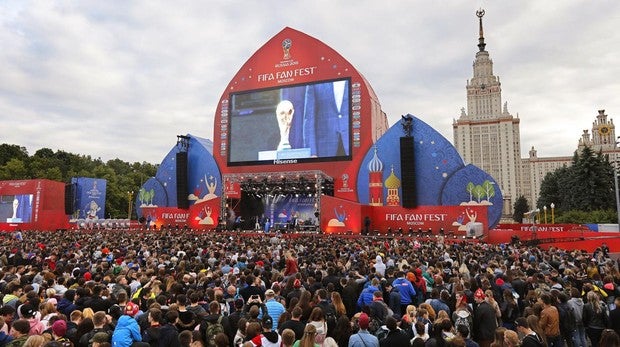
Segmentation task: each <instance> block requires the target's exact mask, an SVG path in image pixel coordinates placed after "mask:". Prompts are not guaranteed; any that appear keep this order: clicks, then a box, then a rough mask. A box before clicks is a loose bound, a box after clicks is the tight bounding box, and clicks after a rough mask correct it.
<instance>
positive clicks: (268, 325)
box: [252, 315, 282, 347]
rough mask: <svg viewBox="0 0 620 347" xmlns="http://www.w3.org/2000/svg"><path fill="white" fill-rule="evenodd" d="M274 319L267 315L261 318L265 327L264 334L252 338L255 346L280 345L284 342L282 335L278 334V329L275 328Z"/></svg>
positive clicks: (270, 346) (272, 346) (273, 346)
mask: <svg viewBox="0 0 620 347" xmlns="http://www.w3.org/2000/svg"><path fill="white" fill-rule="evenodd" d="M273 325H274V319H273V318H272V317H271V316H269V315H265V316H264V317H263V318H262V319H261V326H262V327H263V332H262V334H258V335H256V336H255V337H254V338H253V339H252V343H253V344H254V346H263V347H279V346H280V344H281V343H282V337H281V336H280V334H278V332H277V331H275V330H273Z"/></svg>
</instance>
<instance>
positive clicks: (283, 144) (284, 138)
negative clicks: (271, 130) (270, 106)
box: [276, 100, 295, 151]
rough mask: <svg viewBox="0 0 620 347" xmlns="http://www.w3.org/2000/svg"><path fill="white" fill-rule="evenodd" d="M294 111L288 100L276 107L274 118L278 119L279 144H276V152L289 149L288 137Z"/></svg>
mask: <svg viewBox="0 0 620 347" xmlns="http://www.w3.org/2000/svg"><path fill="white" fill-rule="evenodd" d="M294 113H295V109H294V108H293V103H292V102H290V101H288V100H282V101H280V102H279V103H278V106H277V107H276V118H277V119H278V127H279V128H280V143H279V144H278V148H277V150H278V151H281V150H284V149H291V144H290V142H289V136H290V133H291V124H292V122H293V114H294Z"/></svg>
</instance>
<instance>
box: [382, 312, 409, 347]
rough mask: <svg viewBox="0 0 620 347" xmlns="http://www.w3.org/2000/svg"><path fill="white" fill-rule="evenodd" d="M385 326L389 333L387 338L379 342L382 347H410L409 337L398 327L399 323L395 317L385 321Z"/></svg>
mask: <svg viewBox="0 0 620 347" xmlns="http://www.w3.org/2000/svg"><path fill="white" fill-rule="evenodd" d="M385 326H386V327H387V328H388V330H389V332H388V333H387V336H386V337H385V338H383V339H382V340H380V341H379V345H380V346H381V347H393V346H407V345H409V335H407V333H406V332H405V331H403V330H401V329H400V328H399V327H398V321H397V320H396V318H394V317H393V316H389V317H387V318H386V319H385Z"/></svg>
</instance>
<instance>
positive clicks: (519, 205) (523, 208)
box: [512, 195, 530, 223]
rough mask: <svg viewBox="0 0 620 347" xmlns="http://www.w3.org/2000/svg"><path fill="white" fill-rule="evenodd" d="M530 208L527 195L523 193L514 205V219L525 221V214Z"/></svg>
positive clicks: (518, 221) (520, 221)
mask: <svg viewBox="0 0 620 347" xmlns="http://www.w3.org/2000/svg"><path fill="white" fill-rule="evenodd" d="M529 210H530V204H528V202H527V199H526V198H525V196H523V195H521V196H519V197H518V198H517V201H515V205H514V213H513V214H512V219H513V220H514V221H515V222H517V223H523V214H525V213H526V212H528V211H529Z"/></svg>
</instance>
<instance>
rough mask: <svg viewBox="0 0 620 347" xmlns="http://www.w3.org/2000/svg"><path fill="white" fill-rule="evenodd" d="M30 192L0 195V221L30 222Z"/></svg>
mask: <svg viewBox="0 0 620 347" xmlns="http://www.w3.org/2000/svg"><path fill="white" fill-rule="evenodd" d="M32 198H33V195H32V194H19V195H0V222H2V223H5V222H6V223H30V221H31V220H32Z"/></svg>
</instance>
